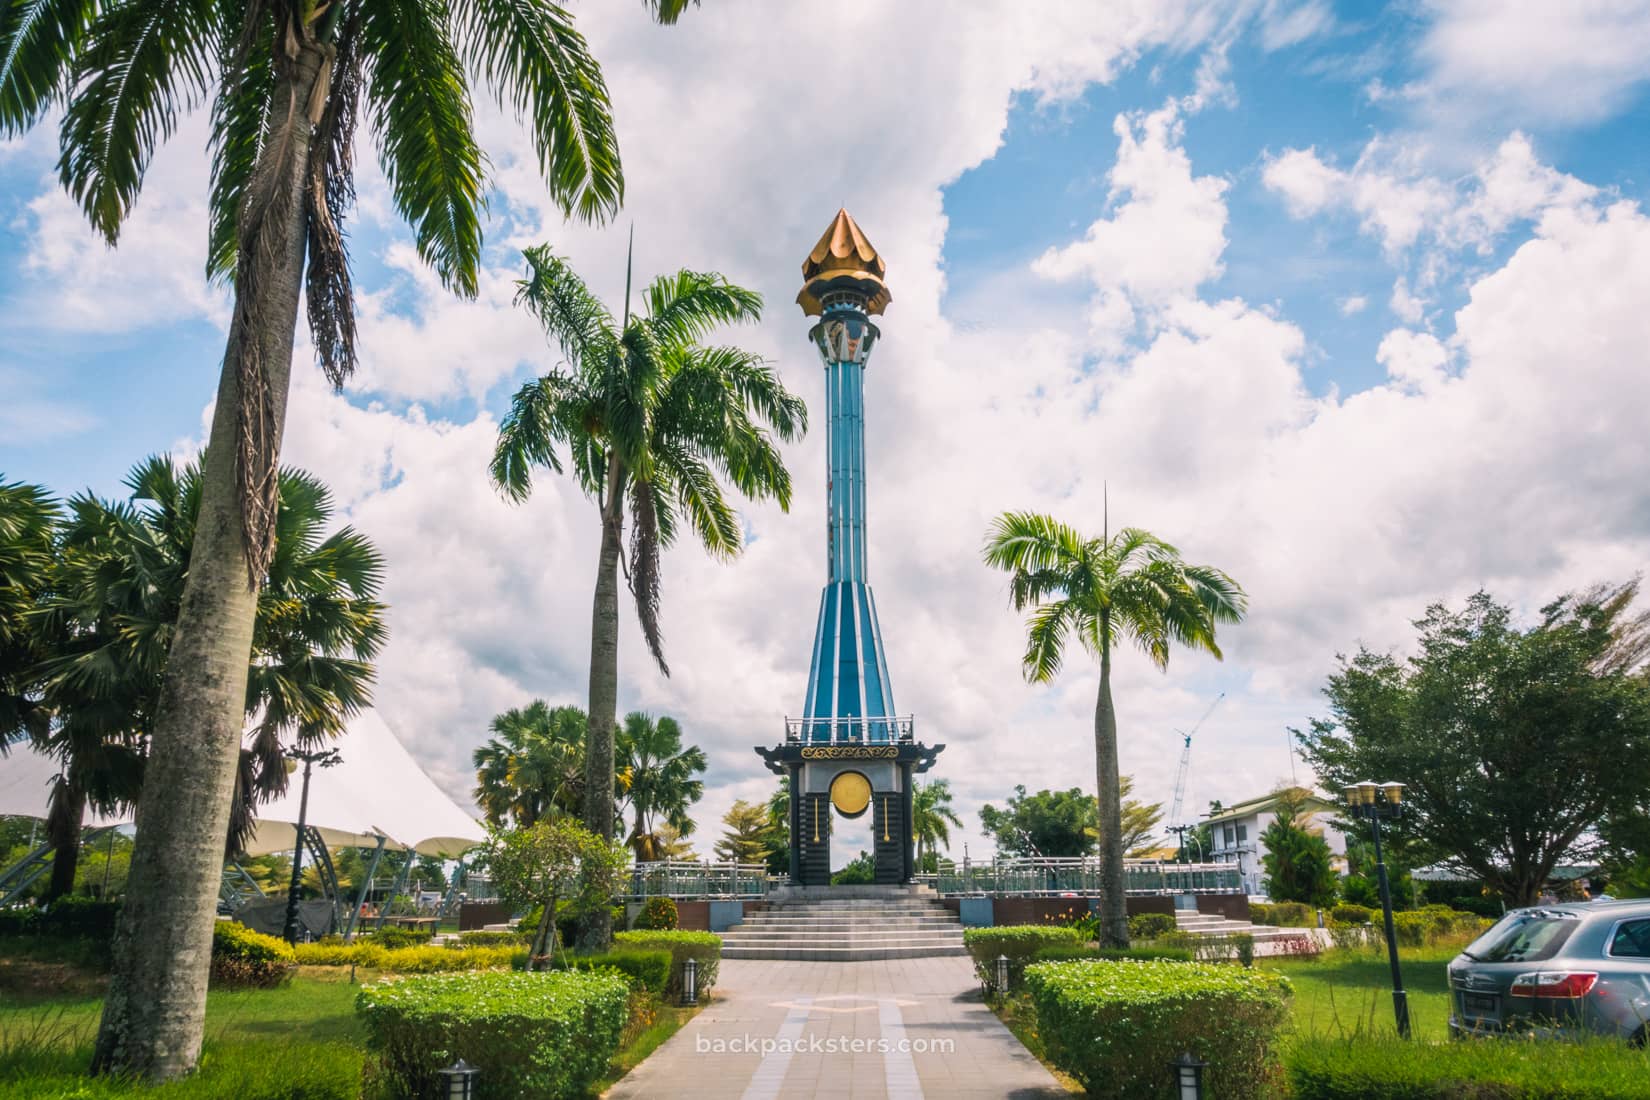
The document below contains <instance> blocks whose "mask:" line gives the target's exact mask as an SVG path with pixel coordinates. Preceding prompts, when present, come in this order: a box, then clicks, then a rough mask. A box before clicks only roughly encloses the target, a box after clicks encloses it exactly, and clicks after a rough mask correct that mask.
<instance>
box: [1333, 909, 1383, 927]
mask: <svg viewBox="0 0 1650 1100" xmlns="http://www.w3.org/2000/svg"><path fill="white" fill-rule="evenodd" d="M1374 916H1375V911H1374V910H1373V909H1366V908H1364V907H1363V906H1362V905H1337V906H1335V908H1333V909H1331V910H1330V911H1329V919H1330V920H1332V921H1338V922H1339V923H1341V924H1368V923H1369V922H1370V920H1371V919H1372V918H1373V917H1374Z"/></svg>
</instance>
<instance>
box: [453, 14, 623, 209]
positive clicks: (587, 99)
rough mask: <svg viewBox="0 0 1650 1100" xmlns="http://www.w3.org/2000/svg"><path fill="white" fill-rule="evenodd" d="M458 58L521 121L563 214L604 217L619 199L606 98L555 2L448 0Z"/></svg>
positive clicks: (569, 20) (594, 67) (586, 52)
mask: <svg viewBox="0 0 1650 1100" xmlns="http://www.w3.org/2000/svg"><path fill="white" fill-rule="evenodd" d="M452 19H453V23H454V26H455V28H456V30H457V37H458V40H459V42H460V43H461V44H462V46H463V49H464V54H465V57H466V59H467V60H468V61H469V62H470V63H471V64H472V65H474V66H475V67H476V68H477V69H479V70H480V71H481V73H482V76H483V77H484V79H485V80H486V81H487V83H488V84H489V85H490V86H491V87H492V89H493V91H494V93H495V94H496V95H497V96H498V99H499V102H500V104H507V105H509V106H511V107H513V108H514V109H515V112H516V115H517V117H518V118H519V119H521V120H522V121H523V122H525V123H526V124H527V126H528V131H529V133H530V134H531V136H532V140H533V150H534V152H535V153H536V154H537V156H538V161H539V171H540V172H541V173H542V174H543V176H544V181H545V183H546V185H547V186H548V187H549V190H550V197H551V198H552V199H554V200H555V201H556V203H557V204H558V205H559V206H560V207H561V209H562V212H563V213H564V214H567V215H568V216H577V217H580V218H583V219H584V220H586V221H592V222H600V221H606V220H607V219H608V218H611V217H612V216H613V215H614V214H615V213H617V212H618V209H619V204H620V202H621V201H622V200H623V199H624V176H623V173H622V172H621V170H620V167H619V141H618V135H617V134H616V133H615V132H614V128H613V105H612V103H611V102H610V100H609V99H608V94H607V85H606V84H605V83H604V82H603V80H602V71H601V66H600V65H598V64H597V63H596V59H595V57H594V56H593V55H592V54H591V53H590V48H589V44H588V43H586V42H585V40H584V36H583V35H581V34H580V33H579V32H578V31H577V30H576V29H574V26H573V17H572V15H571V14H569V13H568V11H567V10H566V9H565V8H563V7H561V6H560V5H559V4H554V3H547V2H545V0H453V4H452Z"/></svg>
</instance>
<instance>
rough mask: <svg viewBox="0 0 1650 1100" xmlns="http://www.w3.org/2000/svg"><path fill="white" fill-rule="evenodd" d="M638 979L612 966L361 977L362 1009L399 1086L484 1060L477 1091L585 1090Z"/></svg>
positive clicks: (539, 1093) (511, 1099)
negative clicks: (583, 970)
mask: <svg viewBox="0 0 1650 1100" xmlns="http://www.w3.org/2000/svg"><path fill="white" fill-rule="evenodd" d="M629 1000H630V985H629V983H628V982H627V981H626V980H625V979H624V978H623V977H622V976H620V975H618V974H614V973H611V972H594V973H587V974H576V973H567V972H562V973H555V972H551V973H536V974H527V973H515V972H512V973H489V974H441V975H430V976H425V977H418V978H405V979H403V980H401V981H397V982H392V983H388V984H382V985H368V986H363V987H362V989H361V992H360V993H359V994H357V995H356V1000H355V1004H356V1010H357V1011H358V1012H360V1013H361V1015H362V1016H363V1017H364V1018H365V1021H366V1026H367V1045H368V1048H369V1049H371V1050H372V1051H373V1052H374V1053H375V1054H377V1055H378V1059H379V1071H380V1074H381V1076H382V1083H383V1084H384V1086H385V1087H386V1088H387V1089H388V1090H389V1092H390V1094H391V1095H394V1096H405V1097H420V1096H427V1095H429V1094H430V1092H431V1090H432V1089H433V1088H434V1087H435V1085H436V1080H437V1079H436V1076H435V1075H436V1072H437V1071H438V1070H440V1069H441V1068H442V1067H443V1066H446V1065H450V1064H451V1063H452V1062H454V1061H455V1060H457V1059H459V1058H463V1059H464V1060H465V1061H466V1062H468V1063H470V1064H471V1065H473V1066H476V1067H477V1068H478V1069H480V1070H481V1072H480V1073H479V1074H478V1075H477V1076H476V1086H477V1087H476V1097H477V1100H556V1098H560V1097H575V1096H583V1095H585V1094H586V1093H587V1092H588V1091H589V1090H590V1087H591V1086H592V1085H593V1084H594V1083H595V1082H596V1081H597V1080H598V1079H599V1078H600V1077H601V1076H602V1075H603V1073H604V1072H605V1071H606V1069H607V1064H608V1061H609V1060H610V1059H611V1058H612V1057H613V1055H614V1053H615V1052H616V1051H617V1050H618V1049H619V1037H620V1035H621V1034H622V1033H623V1030H624V1026H625V1021H626V1019H627V1016H628V1005H629Z"/></svg>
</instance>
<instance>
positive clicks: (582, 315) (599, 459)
mask: <svg viewBox="0 0 1650 1100" xmlns="http://www.w3.org/2000/svg"><path fill="white" fill-rule="evenodd" d="M526 259H527V278H526V279H524V280H523V281H522V282H521V283H520V291H519V293H518V294H517V301H518V302H520V303H521V304H524V305H525V306H526V307H527V308H528V309H529V310H531V311H532V312H533V313H534V314H535V315H536V316H537V317H538V319H539V321H540V322H541V323H542V324H543V325H544V328H545V331H546V333H547V334H548V335H549V336H550V338H551V339H553V340H554V341H555V342H556V343H557V344H558V345H559V347H560V350H561V353H562V355H563V356H564V357H565V358H566V364H567V365H566V367H565V368H564V369H560V370H557V371H555V372H554V373H551V374H547V375H545V376H544V377H542V378H539V379H537V380H536V381H533V382H529V383H528V384H527V385H525V386H523V387H522V388H521V390H520V391H519V392H518V393H517V394H516V396H515V399H514V401H513V402H512V403H511V406H510V411H509V413H508V414H507V415H506V416H505V418H504V421H503V423H502V424H500V426H499V437H498V444H497V447H496V448H495V449H494V452H493V461H492V477H493V481H494V483H495V484H496V485H497V486H498V487H499V488H500V489H501V490H502V491H503V492H504V493H505V494H506V495H507V496H508V497H510V498H511V499H512V500H516V501H521V500H524V499H526V497H527V496H528V495H529V494H530V493H531V491H532V476H533V469H534V467H543V468H547V469H549V470H551V471H553V472H555V473H560V472H561V471H562V461H561V451H562V449H563V448H565V450H566V453H567V455H568V456H569V459H570V461H571V463H572V467H573V475H574V477H575V478H576V480H577V482H578V484H579V487H580V488H581V489H583V490H584V492H585V494H586V495H587V496H589V497H590V498H591V499H592V500H593V501H594V502H595V504H596V506H597V510H598V512H599V513H600V516H601V529H602V535H601V553H600V557H599V558H598V562H597V566H596V592H595V600H594V606H593V609H592V614H591V630H590V696H589V698H590V705H589V707H588V713H589V716H590V734H589V740H588V742H587V744H586V747H585V769H586V772H585V776H586V778H585V806H584V824H585V827H586V828H587V829H589V830H590V831H591V832H593V833H595V834H596V835H597V836H600V837H612V836H613V835H614V806H613V799H612V798H611V797H609V792H611V791H613V790H614V788H615V785H616V774H615V763H614V754H613V753H614V750H613V728H614V724H615V718H616V713H617V709H618V688H619V683H618V681H619V559H620V556H621V555H622V554H623V552H624V550H625V545H624V525H625V510H626V508H627V507H628V508H629V511H630V515H631V520H632V526H631V532H630V545H629V568H628V570H627V575H628V577H629V582H630V590H631V594H632V595H633V596H634V598H635V601H636V612H637V616H638V617H639V618H640V619H641V624H642V633H643V636H644V637H645V638H646V639H647V645H648V649H649V650H650V651H651V652H652V654H653V658H654V660H655V661H656V662H658V665H659V668H660V670H661V671H663V672H665V673H666V674H667V675H668V674H669V668H668V666H667V665H666V664H665V659H664V644H663V640H662V638H661V636H660V630H659V553H660V551H661V549H663V548H665V547H668V546H670V545H671V543H673V542H674V541H675V539H676V535H677V533H678V531H679V530H680V529H681V528H682V527H683V526H684V525H685V526H687V527H688V528H690V529H691V530H692V532H693V534H694V535H695V536H696V537H697V538H698V540H699V541H700V542H701V543H702V544H703V545H704V547H705V549H706V550H707V551H709V552H710V553H712V554H714V555H717V556H718V557H723V558H732V557H734V556H735V555H737V554H738V553H739V550H740V548H741V546H742V545H743V532H742V530H741V528H740V523H739V517H738V516H737V515H736V514H735V513H734V510H733V508H732V507H731V506H730V505H729V504H728V501H727V498H726V496H725V494H724V489H723V487H722V480H723V479H726V480H727V481H728V482H730V483H731V484H732V485H733V487H734V488H736V489H737V490H739V491H740V492H741V493H743V494H745V495H746V496H747V497H751V498H763V497H772V498H773V499H775V500H777V501H778V502H779V505H780V507H781V508H789V506H790V499H791V479H790V474H789V473H788V472H787V471H786V469H785V465H784V463H783V461H782V460H781V458H780V454H779V451H778V449H777V448H776V447H775V445H774V440H773V435H777V436H778V437H779V438H780V439H781V440H793V439H797V438H799V437H800V436H801V434H802V433H803V432H804V431H805V430H806V428H807V408H806V406H805V405H804V404H803V402H802V400H801V399H800V398H797V397H795V396H793V395H792V394H790V393H789V392H788V391H787V390H786V389H785V387H784V386H783V385H782V384H781V383H780V381H779V378H778V376H777V375H776V374H775V373H774V371H773V370H772V369H771V368H770V367H769V366H768V365H767V364H766V363H764V362H763V361H762V359H761V357H760V356H758V355H756V354H754V353H752V352H748V351H743V350H741V349H739V348H735V347H726V346H712V345H706V344H703V343H702V342H701V341H703V340H704V339H705V338H706V337H707V336H708V335H709V334H710V332H711V331H712V330H713V329H715V328H716V327H717V326H719V325H723V324H732V323H736V322H742V321H755V320H756V319H757V317H758V316H759V314H760V311H761V307H762V299H761V297H760V296H759V295H757V294H756V293H755V292H753V291H749V290H746V289H744V288H743V287H738V286H735V285H734V284H732V283H730V282H728V281H727V280H726V279H724V278H723V277H722V276H720V275H716V274H705V273H700V272H695V271H688V270H682V271H678V272H677V273H676V274H674V275H662V276H660V277H659V278H657V279H655V280H654V281H653V283H652V284H651V285H650V286H649V287H648V288H647V290H646V291H645V293H644V299H645V301H646V304H647V309H646V312H645V313H640V314H632V313H631V312H630V310H629V297H630V294H629V287H628V285H627V286H626V292H625V299H626V303H625V306H626V308H625V312H624V314H623V316H622V318H620V319H619V320H617V321H616V320H615V319H614V317H613V315H612V314H611V313H609V312H608V311H607V309H606V307H605V306H603V305H602V303H601V302H600V301H599V300H598V299H597V298H596V296H595V294H593V293H592V292H591V290H590V288H589V287H587V286H586V285H585V284H584V282H583V280H581V279H580V278H579V276H578V275H577V274H576V273H574V271H573V269H572V268H571V267H569V266H568V265H567V263H566V262H565V261H563V260H561V259H560V258H558V257H557V256H555V255H553V254H552V253H551V252H550V250H549V249H548V248H547V247H539V248H532V249H528V250H527V252H526ZM627 282H628V277H627ZM770 432H771V433H772V434H770ZM611 938H612V932H611V919H610V916H609V914H608V912H607V911H606V910H605V909H604V910H601V911H600V912H597V913H595V914H593V915H592V917H591V919H590V920H589V921H588V922H587V923H586V924H585V926H584V927H583V928H582V929H581V930H580V936H579V946H580V947H582V948H587V949H592V950H601V949H603V948H605V947H606V945H607V943H608V941H609V940H610V939H611Z"/></svg>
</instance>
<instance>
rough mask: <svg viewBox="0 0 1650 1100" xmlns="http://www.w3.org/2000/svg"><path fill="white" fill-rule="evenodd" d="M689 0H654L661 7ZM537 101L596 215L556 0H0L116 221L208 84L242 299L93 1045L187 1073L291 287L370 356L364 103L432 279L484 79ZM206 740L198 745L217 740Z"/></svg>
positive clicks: (87, 184) (215, 233) (12, 71)
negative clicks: (360, 209)
mask: <svg viewBox="0 0 1650 1100" xmlns="http://www.w3.org/2000/svg"><path fill="white" fill-rule="evenodd" d="M684 6H685V4H684V2H683V0H652V2H651V3H649V5H648V7H649V8H650V9H651V10H652V12H653V14H654V16H655V18H657V19H659V20H660V21H661V22H672V21H674V20H675V18H676V17H677V16H678V15H680V13H681V11H682V9H683V7H684ZM472 78H479V80H480V81H481V83H483V84H485V85H487V87H488V89H489V90H490V91H491V92H492V93H493V94H494V96H495V97H496V98H497V99H498V100H499V101H500V103H503V104H507V105H508V106H509V107H510V108H512V109H513V110H514V113H515V115H516V117H517V118H518V119H519V120H520V122H521V123H522V124H523V125H524V126H525V127H526V129H527V131H528V135H529V138H530V140H531V143H532V145H533V148H534V151H535V153H536V154H537V158H538V161H539V168H540V170H541V172H542V174H543V176H544V180H545V184H546V188H547V190H548V193H549V195H550V197H551V198H552V199H554V200H555V201H556V202H557V203H558V204H560V206H561V207H562V209H563V211H564V212H566V213H568V214H570V215H577V216H579V217H581V218H584V219H587V220H602V219H605V218H607V217H609V216H610V215H612V213H613V212H614V211H615V210H616V209H617V207H618V204H619V200H620V197H621V195H622V192H623V183H622V177H621V174H620V168H619V158H618V144H617V140H616V138H615V136H614V130H613V123H612V118H611V110H610V105H609V101H608V95H607V89H606V87H605V86H604V84H603V82H602V76H601V70H600V68H599V67H598V66H597V64H596V61H595V59H594V58H593V57H592V56H591V55H590V52H589V50H588V49H587V48H586V45H585V42H584V39H583V38H582V37H581V36H580V35H579V34H578V32H577V31H576V30H575V29H574V27H573V21H572V17H571V16H570V15H569V14H568V12H567V11H566V10H565V9H563V8H561V7H560V6H558V5H556V4H553V3H550V2H548V0H453V2H452V3H447V4H415V3H388V2H384V3H380V2H368V0H333V2H331V3H314V2H310V0H305V2H302V3H298V2H294V0H268V2H261V3H255V4H251V5H246V4H209V3H202V2H189V3H151V2H140V0H107V2H105V3H101V4H89V3H85V2H84V0H34V2H30V3H19V4H12V5H9V6H8V7H7V8H6V9H5V11H4V14H0V137H10V136H15V135H17V134H19V133H21V132H23V131H24V130H27V129H29V128H30V127H31V126H33V125H34V124H35V123H36V122H38V121H39V120H40V119H42V118H44V117H48V116H49V117H52V118H54V119H58V118H60V119H61V135H60V136H61V142H60V144H61V146H62V151H63V155H62V157H61V159H60V160H59V164H58V168H59V176H60V178H61V180H62V182H63V185H64V187H65V188H66V189H67V190H68V192H69V194H70V195H71V196H72V197H73V198H74V199H75V200H76V201H77V202H78V203H79V204H80V206H81V207H82V209H83V210H84V211H85V213H86V216H87V218H88V220H89V221H90V222H91V224H92V226H93V227H94V228H95V229H96V230H97V231H98V232H99V233H101V234H102V235H103V236H104V237H105V238H106V239H107V240H108V241H109V242H110V243H111V244H113V243H114V242H115V241H116V239H117V238H118V236H119V233H120V229H121V226H122V224H123V223H124V221H125V219H126V216H127V213H128V212H129V211H130V209H131V208H132V205H133V204H134V203H135V202H136V200H137V197H138V193H139V191H140V190H141V187H142V183H143V177H144V173H145V169H147V167H148V165H149V162H150V160H151V158H152V156H153V154H154V152H155V149H156V147H157V146H158V145H159V144H160V142H162V141H164V140H165V139H166V138H168V137H170V136H171V135H172V134H173V133H174V132H175V131H176V129H177V124H178V121H179V119H180V117H181V116H182V114H183V113H184V112H186V111H188V110H189V109H191V108H193V107H195V106H196V105H198V104H203V103H205V102H207V101H211V103H212V113H213V134H212V139H211V143H210V144H211V150H212V186H211V195H210V209H209V223H210V224H209V237H208V249H207V255H208V274H210V275H211V276H213V277H216V278H221V279H226V280H229V281H231V283H232V285H233V287H234V295H235V298H234V306H233V309H232V313H231V321H230V326H229V337H228V344H227V347H226V349H225V352H224V356H223V361H222V368H221V373H220V377H219V384H218V396H217V403H216V408H215V410H214V413H213V417H212V439H211V447H210V449H209V452H208V454H209V456H211V457H209V462H208V465H207V467H206V470H205V474H204V477H203V483H204V498H203V501H202V507H201V511H202V516H203V522H202V524H201V530H202V533H203V536H204V537H203V538H202V539H201V541H200V545H199V547H198V548H197V552H196V555H195V560H194V561H193V562H192V563H191V568H190V571H189V577H188V587H189V592H188V598H187V599H186V601H185V603H184V607H183V611H182V614H181V616H180V618H179V620H178V623H177V627H176V630H175V635H174V639H173V644H172V654H171V659H170V662H169V668H170V677H169V680H168V686H167V689H166V692H165V695H164V702H163V704H162V707H161V710H160V711H159V712H158V714H157V717H156V722H155V733H154V743H153V746H152V749H153V751H152V754H151V757H150V762H151V767H150V768H149V769H148V776H147V778H146V782H147V784H148V789H149V790H150V791H152V792H154V797H153V798H150V799H147V800H146V801H147V802H148V803H149V805H147V806H146V807H145V809H144V813H143V818H144V827H143V830H142V834H141V835H140V836H139V837H138V840H137V850H136V852H135V854H134V857H133V869H132V875H133V888H132V891H131V898H130V900H129V902H128V904H127V905H126V906H125V908H124V911H123V918H122V922H121V926H120V930H119V931H118V933H117V939H116V943H115V956H116V965H115V970H114V974H113V981H112V983H111V987H110V992H109V996H108V997H107V998H106V1000H105V1002H104V1024H103V1027H102V1029H101V1033H100V1038H99V1040H98V1043H97V1049H96V1053H95V1055H94V1063H95V1066H96V1068H98V1069H99V1070H110V1071H127V1072H132V1073H135V1074H140V1075H143V1076H146V1077H150V1078H153V1079H165V1078H172V1077H177V1076H181V1075H182V1074H184V1073H187V1072H188V1071H189V1070H190V1069H191V1068H192V1067H193V1066H194V1064H195V1061H196V1059H197V1057H198V1055H199V1051H200V1041H201V1032H202V1028H203V1026H204V1012H205V998H206V976H207V965H208V961H209V953H208V950H207V948H208V941H209V940H210V938H211V935H212V925H213V913H214V910H215V907H216V891H217V885H218V883H217V874H218V868H217V866H216V864H215V860H214V859H212V858H209V857H210V854H211V853H212V852H213V851H214V850H215V849H216V847H217V844H218V839H219V837H220V836H221V835H222V834H223V832H224V829H225V827H226V826H227V823H228V814H229V806H228V797H227V794H226V793H225V792H227V791H228V790H229V789H230V780H231V777H232V776H233V775H234V772H235V768H236V764H237V759H238V755H237V754H238V749H239V746H240V742H239V734H240V732H241V728H240V727H241V718H242V713H241V702H242V699H241V696H242V693H243V685H242V683H241V669H242V667H244V665H245V662H246V658H247V655H248V654H249V653H250V652H251V648H252V634H253V629H254V625H253V624H254V616H255V608H256V604H257V591H258V587H259V585H260V583H261V582H262V580H263V577H264V574H265V572H266V570H267V567H268V565H269V560H270V557H271V555H272V553H273V543H274V523H275V514H276V511H277V509H278V507H279V501H278V490H277V486H276V477H275V474H276V467H277V462H278V456H279V452H280V444H281V436H282V432H283V429H284V427H285V418H286V408H287V391H288V382H289V379H290V376H291V368H292V353H293V345H294V342H295V330H296V327H297V314H298V304H299V298H300V297H301V296H305V295H306V292H307V311H306V312H307V314H308V320H309V327H310V332H311V336H312V342H313V344H314V346H315V349H316V354H317V357H318V359H319V360H320V362H321V365H322V367H323V368H324V369H325V371H326V373H327V375H328V377H329V378H330V379H331V380H332V381H333V382H334V383H335V384H341V383H342V382H343V380H344V379H345V378H346V377H347V376H348V375H349V374H350V373H351V371H352V369H353V368H354V365H355V336H356V334H355V319H354V303H353V294H352V290H351V282H350V273H349V263H348V258H347V256H346V254H345V248H344V232H343V222H344V219H345V217H346V214H347V211H348V207H349V206H350V204H351V202H352V201H353V197H354V186H353V172H352V158H353V154H354V149H355V141H354V137H355V133H354V131H355V126H356V122H357V121H358V120H364V121H365V123H366V126H367V128H368V129H369V130H370V131H371V132H372V135H373V137H374V139H375V144H376V147H377V149H378V153H379V161H380V164H381V166H382V168H383V171H384V175H385V176H386V178H387V179H388V181H389V188H390V196H391V201H392V203H393V204H394V206H395V208H396V210H397V211H399V212H400V213H401V215H402V216H403V217H404V218H405V219H406V220H407V221H408V222H409V223H410V224H411V226H412V228H413V231H414V236H415V239H416V242H417V246H418V251H419V253H420V255H421V256H422V257H423V258H424V259H425V260H426V261H427V262H428V263H430V264H431V266H433V267H434V268H435V270H436V273H437V275H438V276H439V277H440V278H441V280H442V282H443V283H444V284H445V285H447V286H448V287H450V288H452V289H453V290H454V291H456V292H458V293H460V294H463V295H466V296H473V295H474V294H475V292H476V284H477V272H478V269H479V267H480V257H481V210H482V206H483V203H484V202H485V199H486V194H487V190H488V185H487V178H486V161H485V158H484V157H483V155H482V152H481V149H480V147H479V144H478V142H477V140H476V133H475V127H474V124H473V120H472V114H471V88H470V84H471V80H472ZM203 750H204V751H203Z"/></svg>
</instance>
